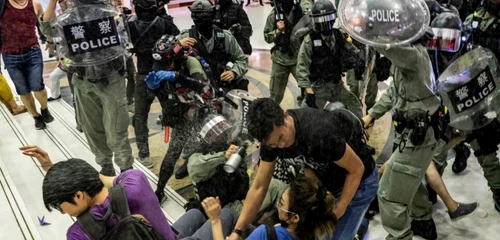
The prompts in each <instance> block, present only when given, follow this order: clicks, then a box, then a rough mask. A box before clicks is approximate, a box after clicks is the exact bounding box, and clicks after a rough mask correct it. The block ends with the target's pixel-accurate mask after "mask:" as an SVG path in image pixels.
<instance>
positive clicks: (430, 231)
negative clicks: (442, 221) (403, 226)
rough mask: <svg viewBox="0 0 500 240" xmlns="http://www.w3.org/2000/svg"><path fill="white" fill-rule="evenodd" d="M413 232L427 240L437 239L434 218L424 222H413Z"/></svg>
mask: <svg viewBox="0 0 500 240" xmlns="http://www.w3.org/2000/svg"><path fill="white" fill-rule="evenodd" d="M411 231H413V234H414V235H415V236H421V237H423V238H425V239H427V240H434V239H437V232H436V224H435V223H434V220H432V218H431V219H429V220H423V221H418V220H413V221H411Z"/></svg>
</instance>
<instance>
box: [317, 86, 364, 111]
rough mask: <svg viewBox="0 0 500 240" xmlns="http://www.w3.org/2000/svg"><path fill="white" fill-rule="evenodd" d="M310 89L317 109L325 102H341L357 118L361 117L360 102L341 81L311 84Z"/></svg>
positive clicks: (321, 107)
mask: <svg viewBox="0 0 500 240" xmlns="http://www.w3.org/2000/svg"><path fill="white" fill-rule="evenodd" d="M312 89H313V91H314V94H315V95H316V106H317V107H318V108H319V109H323V107H324V106H325V104H326V102H341V103H343V104H345V105H346V106H347V108H348V109H349V111H351V112H352V113H354V115H356V116H357V117H358V118H360V119H361V118H363V106H362V105H361V102H360V101H359V99H358V98H357V97H356V96H354V94H353V93H352V92H350V91H349V90H347V88H346V87H345V86H344V83H343V82H342V81H340V82H339V83H322V84H313V87H312Z"/></svg>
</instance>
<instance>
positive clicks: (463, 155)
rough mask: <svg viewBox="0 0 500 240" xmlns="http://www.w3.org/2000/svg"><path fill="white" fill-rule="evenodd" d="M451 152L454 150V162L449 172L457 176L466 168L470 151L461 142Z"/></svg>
mask: <svg viewBox="0 0 500 240" xmlns="http://www.w3.org/2000/svg"><path fill="white" fill-rule="evenodd" d="M453 150H455V161H454V162H453V165H452V166H451V170H453V172H454V173H456V174H459V173H461V172H463V171H464V170H465V169H466V168H467V159H469V157H470V149H469V148H468V147H467V146H465V144H464V142H461V143H459V144H458V145H457V146H455V147H454V148H453Z"/></svg>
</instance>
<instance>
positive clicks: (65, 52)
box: [51, 4, 131, 79]
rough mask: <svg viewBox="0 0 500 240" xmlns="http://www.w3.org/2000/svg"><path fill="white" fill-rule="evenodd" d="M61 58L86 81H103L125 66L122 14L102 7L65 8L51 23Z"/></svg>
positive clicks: (125, 46) (127, 45) (125, 44)
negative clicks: (102, 79)
mask: <svg viewBox="0 0 500 240" xmlns="http://www.w3.org/2000/svg"><path fill="white" fill-rule="evenodd" d="M51 25H52V30H53V35H54V42H55V43H56V50H57V53H58V57H59V58H60V59H63V58H67V59H70V60H71V63H70V65H69V66H68V67H69V68H70V69H74V70H75V72H76V73H78V74H79V75H82V77H85V78H89V79H100V78H106V77H108V76H110V75H112V74H114V73H116V72H118V71H120V70H121V69H123V67H124V62H125V59H124V56H125V54H126V53H127V48H130V47H131V45H130V44H129V42H130V41H129V37H128V36H129V35H128V31H127V27H126V25H125V24H124V21H123V15H120V13H119V12H118V11H117V10H116V8H114V7H112V6H109V5H105V4H92V5H80V6H77V7H73V8H69V9H66V10H65V11H64V12H63V14H61V15H59V16H58V17H56V18H54V19H53V20H52V22H51Z"/></svg>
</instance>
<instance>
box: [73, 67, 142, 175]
mask: <svg viewBox="0 0 500 240" xmlns="http://www.w3.org/2000/svg"><path fill="white" fill-rule="evenodd" d="M72 81H73V86H74V92H75V100H76V112H77V116H78V122H79V123H80V124H81V126H82V129H83V132H84V133H85V136H86V138H87V141H88V143H89V146H90V150H91V151H92V153H94V155H95V156H96V162H97V164H99V165H101V166H109V165H111V164H112V163H113V162H112V159H113V156H114V160H115V163H116V164H117V165H118V166H119V167H120V169H122V170H124V169H128V168H131V167H132V164H133V162H134V158H133V157H132V149H131V148H130V143H129V140H128V126H129V116H128V110H127V96H126V93H125V79H124V77H123V76H121V75H119V74H114V75H112V76H110V77H108V81H109V84H108V85H104V84H102V83H91V82H89V81H87V80H85V79H83V78H81V77H80V76H78V75H77V74H73V79H72Z"/></svg>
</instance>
